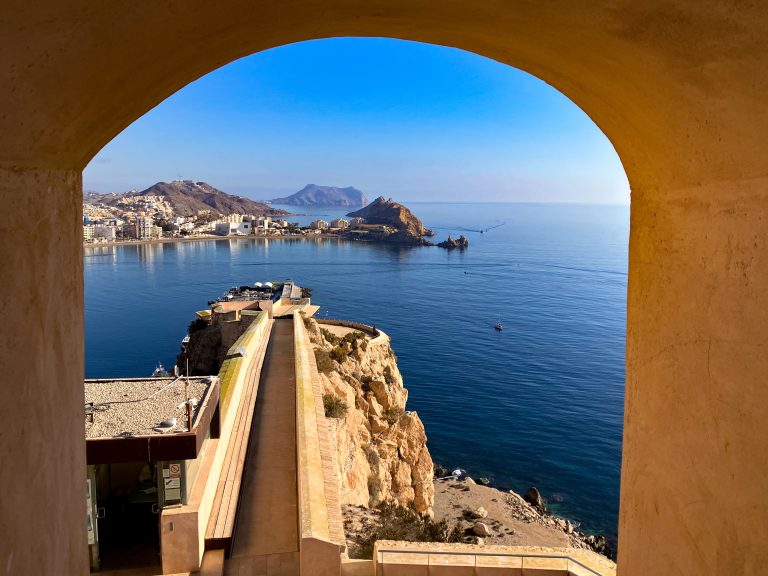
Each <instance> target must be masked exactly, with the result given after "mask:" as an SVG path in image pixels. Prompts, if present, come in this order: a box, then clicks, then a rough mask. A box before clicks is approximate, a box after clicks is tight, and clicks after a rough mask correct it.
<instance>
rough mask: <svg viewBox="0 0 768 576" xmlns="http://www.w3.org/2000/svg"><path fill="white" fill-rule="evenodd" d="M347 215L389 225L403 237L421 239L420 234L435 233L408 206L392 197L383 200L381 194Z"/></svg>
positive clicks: (368, 222)
mask: <svg viewBox="0 0 768 576" xmlns="http://www.w3.org/2000/svg"><path fill="white" fill-rule="evenodd" d="M347 216H352V217H359V218H364V219H365V222H366V224H382V225H384V226H390V227H391V228H394V229H395V230H396V231H397V233H398V235H399V236H401V237H403V238H413V239H419V240H421V239H422V236H434V235H435V233H434V232H432V230H430V229H429V228H427V227H426V226H424V224H423V223H422V222H421V220H419V219H418V218H417V217H416V216H414V214H413V212H411V211H410V210H409V209H408V208H406V207H405V206H403V205H402V204H399V203H398V202H395V201H394V200H393V199H392V198H390V199H389V200H385V199H384V197H383V196H379V197H378V198H376V200H374V201H373V202H371V203H370V204H368V206H366V207H365V208H361V209H360V210H356V211H354V212H350V213H349V214H347Z"/></svg>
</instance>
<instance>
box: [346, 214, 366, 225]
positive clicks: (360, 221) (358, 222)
mask: <svg viewBox="0 0 768 576" xmlns="http://www.w3.org/2000/svg"><path fill="white" fill-rule="evenodd" d="M361 224H365V218H360V216H355V217H354V218H352V219H351V220H350V221H349V225H350V226H360V225H361Z"/></svg>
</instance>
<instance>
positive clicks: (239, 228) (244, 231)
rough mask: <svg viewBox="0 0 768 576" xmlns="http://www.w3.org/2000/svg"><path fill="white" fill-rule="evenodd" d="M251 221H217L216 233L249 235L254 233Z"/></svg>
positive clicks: (222, 234) (220, 234) (221, 234)
mask: <svg viewBox="0 0 768 576" xmlns="http://www.w3.org/2000/svg"><path fill="white" fill-rule="evenodd" d="M252 226H253V225H252V223H251V222H217V223H216V227H215V228H214V233H215V234H218V235H219V236H247V235H248V234H252V233H253V228H252Z"/></svg>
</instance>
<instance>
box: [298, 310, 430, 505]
mask: <svg viewBox="0 0 768 576" xmlns="http://www.w3.org/2000/svg"><path fill="white" fill-rule="evenodd" d="M321 328H322V326H321V325H318V324H317V323H316V322H315V321H314V320H310V321H309V322H308V330H309V334H310V338H311V340H312V343H313V344H314V346H315V348H316V352H315V355H316V357H317V358H318V370H319V371H320V377H321V380H322V383H323V393H324V395H325V396H326V397H328V398H338V399H340V400H342V401H343V402H344V403H345V404H346V406H347V411H346V414H345V415H343V416H342V417H339V418H326V420H327V422H328V426H329V429H330V432H331V438H332V439H333V440H335V443H336V446H337V450H338V462H339V476H340V478H341V492H342V493H341V502H342V504H353V505H363V506H372V505H375V504H378V503H379V502H383V501H388V502H396V503H397V504H399V505H402V506H407V507H412V508H413V509H415V510H416V511H417V512H419V513H421V514H427V515H431V514H432V506H433V504H434V497H435V492H434V485H433V482H432V480H433V477H434V467H433V464H432V457H431V456H430V454H429V450H428V449H427V445H426V441H427V437H426V433H425V431H424V425H423V424H422V422H421V419H420V418H419V416H418V415H417V414H416V413H415V412H406V411H405V405H406V401H407V399H408V391H407V390H406V389H405V388H404V387H403V379H402V376H401V375H400V371H399V370H398V368H397V362H396V359H395V355H394V353H393V352H392V349H391V348H390V346H389V343H388V342H382V343H371V342H370V341H366V340H364V339H350V338H348V339H347V341H340V342H339V341H337V340H336V338H335V337H333V335H329V334H328V333H327V332H323V331H321ZM350 340H351V341H350ZM328 353H330V354H331V356H330V357H329V356H328ZM330 358H338V359H341V360H342V361H341V362H338V361H336V360H331V359H330Z"/></svg>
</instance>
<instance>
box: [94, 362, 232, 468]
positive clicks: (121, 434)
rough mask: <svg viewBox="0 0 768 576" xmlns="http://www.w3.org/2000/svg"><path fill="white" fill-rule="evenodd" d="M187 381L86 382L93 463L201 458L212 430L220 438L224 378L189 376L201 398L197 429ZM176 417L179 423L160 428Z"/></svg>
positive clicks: (196, 413) (193, 395)
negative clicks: (189, 425) (189, 421)
mask: <svg viewBox="0 0 768 576" xmlns="http://www.w3.org/2000/svg"><path fill="white" fill-rule="evenodd" d="M185 384H186V378H171V377H164V378H115V379H99V380H86V381H85V399H86V414H85V433H86V441H85V454H86V461H87V463H88V464H112V463H116V462H146V461H159V460H189V459H193V458H197V455H198V454H199V452H200V449H201V448H202V446H203V442H204V441H205V439H206V438H207V437H208V436H209V434H210V435H211V436H212V437H216V436H218V428H219V421H218V417H217V414H218V411H217V408H218V405H219V388H220V386H219V379H218V378H216V377H212V376H206V377H202V376H198V377H191V378H190V379H189V391H188V393H189V398H190V399H192V398H195V399H197V403H196V405H195V406H194V408H193V410H192V430H187V414H186V406H185V404H184V401H185V393H184V387H185ZM89 403H93V404H92V405H89ZM91 414H92V415H93V422H91V421H90V420H91ZM172 418H176V423H175V425H173V426H169V427H167V429H166V430H164V429H163V428H161V427H158V425H159V424H160V423H161V422H162V421H163V420H170V419H172Z"/></svg>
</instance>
